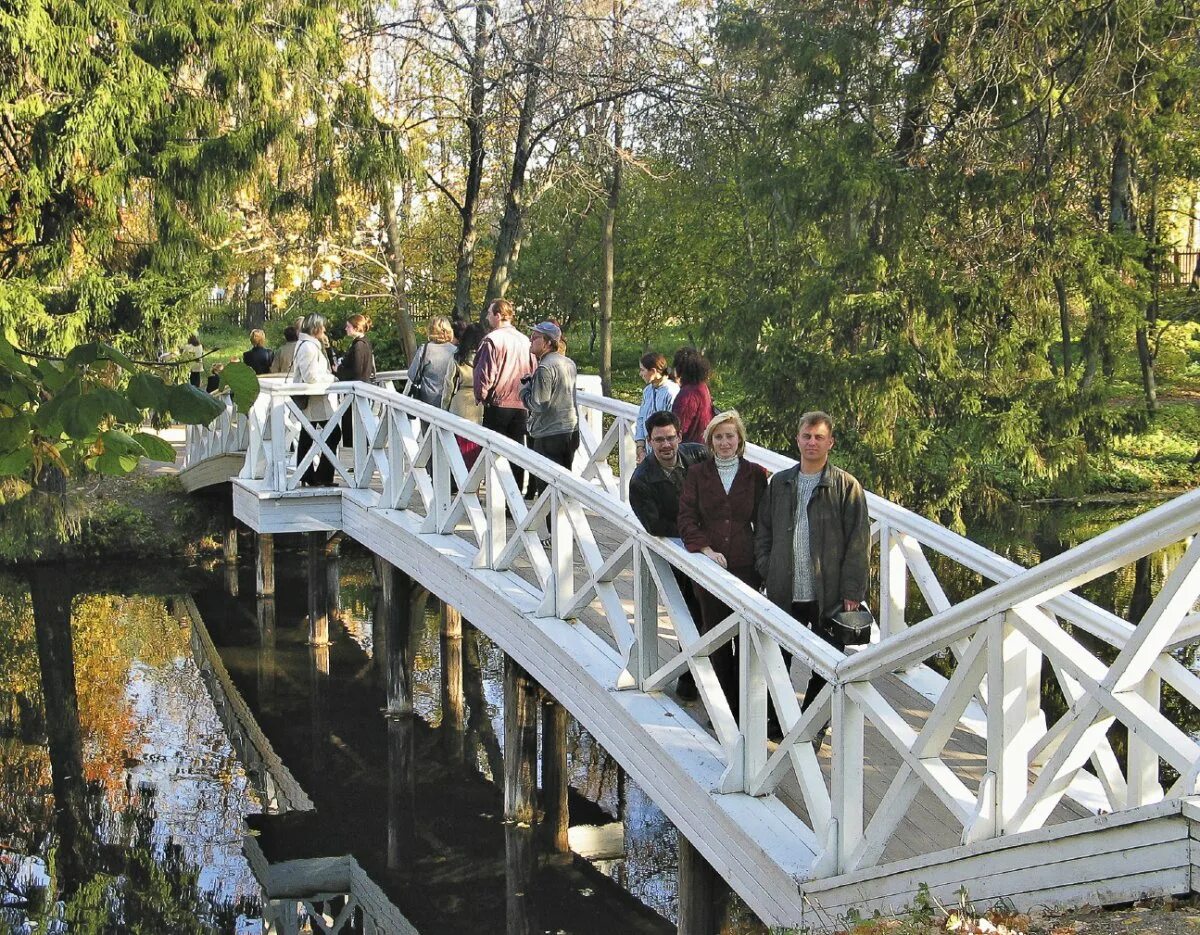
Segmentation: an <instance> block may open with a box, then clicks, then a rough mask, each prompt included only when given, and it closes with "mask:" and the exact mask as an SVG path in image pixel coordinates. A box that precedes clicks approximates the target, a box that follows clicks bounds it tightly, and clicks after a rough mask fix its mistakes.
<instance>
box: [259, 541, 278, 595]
mask: <svg viewBox="0 0 1200 935" xmlns="http://www.w3.org/2000/svg"><path fill="white" fill-rule="evenodd" d="M255 538H256V540H257V542H256V545H257V548H256V549H255V551H254V593H255V596H256V597H274V596H275V536H274V535H272V534H271V533H269V532H260V533H259V534H258V535H257V536H256V537H255Z"/></svg>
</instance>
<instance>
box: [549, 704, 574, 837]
mask: <svg viewBox="0 0 1200 935" xmlns="http://www.w3.org/2000/svg"><path fill="white" fill-rule="evenodd" d="M567 787H568V783H567V709H566V708H564V707H563V706H562V705H560V704H559V703H558V702H557V701H555V700H554V699H553V698H551V697H550V696H549V695H543V696H542V810H543V812H544V817H543V818H542V836H543V840H544V841H545V843H546V846H547V847H549V848H550V849H552V850H554V851H557V852H559V853H560V854H565V853H567V852H568V851H569V850H570V849H571V845H570V843H569V842H568V840H567V829H568V827H569V826H570V813H569V811H568V807H567Z"/></svg>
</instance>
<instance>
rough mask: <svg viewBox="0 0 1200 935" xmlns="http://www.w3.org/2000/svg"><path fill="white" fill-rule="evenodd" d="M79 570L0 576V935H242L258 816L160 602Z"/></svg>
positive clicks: (253, 902)
mask: <svg viewBox="0 0 1200 935" xmlns="http://www.w3.org/2000/svg"><path fill="white" fill-rule="evenodd" d="M80 577H81V576H80V570H79V569H74V568H67V567H59V566H52V565H48V566H41V567H37V568H34V569H32V570H30V572H29V573H28V576H27V580H25V581H21V580H19V579H16V578H12V577H5V576H0V686H3V687H2V688H0V749H2V751H3V755H2V756H0V840H3V841H4V851H3V854H2V856H0V903H3V908H2V909H0V920H2V921H3V923H4V925H5V926H6V928H7V929H8V930H11V931H14V932H25V931H54V930H61V931H78V932H85V931H86V932H131V933H141V932H145V933H161V932H173V933H174V932H177V933H185V935H186V933H193V932H194V933H210V932H212V933H215V932H233V931H242V932H246V931H251V930H253V928H254V927H255V926H256V923H255V922H254V921H253V919H254V918H255V917H257V915H258V907H257V886H256V884H255V883H254V881H253V877H252V876H251V874H250V872H249V868H248V867H247V866H246V865H245V862H244V860H243V859H242V858H241V856H240V853H239V851H240V840H241V821H242V816H243V815H244V814H245V813H246V811H248V810H254V808H255V806H254V803H253V801H252V800H251V798H250V792H249V788H248V786H247V784H246V781H245V777H244V776H243V775H241V774H240V770H239V768H238V767H237V765H236V762H235V760H234V759H233V756H232V751H230V750H229V748H228V744H227V742H226V741H225V738H224V736H223V735H222V733H221V731H220V726H219V722H218V720H217V717H216V713H215V711H214V710H213V708H212V704H211V702H210V701H209V699H208V696H207V693H206V692H205V689H204V686H203V683H202V682H201V680H200V678H199V674H198V672H197V671H196V669H195V667H194V664H193V663H192V662H191V655H190V651H189V648H188V640H187V632H186V630H184V629H181V627H180V626H179V624H178V623H176V622H175V621H174V620H173V619H172V618H171V615H170V613H169V611H168V607H167V603H166V602H165V601H164V600H163V599H162V598H159V597H128V596H122V595H119V594H111V593H104V594H80V595H79V596H76V594H75V592H74V590H73V588H72V583H73V582H76V581H78V580H80Z"/></svg>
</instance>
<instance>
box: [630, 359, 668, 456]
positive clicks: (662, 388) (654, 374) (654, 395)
mask: <svg viewBox="0 0 1200 935" xmlns="http://www.w3.org/2000/svg"><path fill="white" fill-rule="evenodd" d="M640 363H641V366H640V367H638V373H639V374H640V375H641V377H642V380H644V381H645V383H646V388H645V389H644V390H642V404H641V405H640V406H638V415H637V423H636V424H635V425H634V427H633V441H634V444H636V445H637V463H638V464H641V463H642V460H643V459H644V458H645V457H646V419H647V418H648V417H650V416H652V415H653V414H654V413H656V412H670V411H671V405H672V403H674V402H675V397H676V396H677V395H678V394H679V384H678V383H676V382H675V381H674V380H672V379H671V378H670V377H669V376H667V359H666V358H665V357H663V355H662V354H660V353H658V352H657V351H647V352H646V353H645V354H643V355H642V359H641V361H640Z"/></svg>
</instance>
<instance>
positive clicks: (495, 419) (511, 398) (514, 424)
mask: <svg viewBox="0 0 1200 935" xmlns="http://www.w3.org/2000/svg"><path fill="white" fill-rule="evenodd" d="M514 317H515V310H514V309H513V304H512V302H510V301H508V299H496V300H495V301H493V302H492V304H491V305H489V306H488V310H487V323H488V325H489V326H490V327H491V329H492V330H491V331H490V332H488V335H487V337H485V338H484V339H483V341H482V342H480V345H479V350H478V351H476V352H475V372H474V380H475V386H474V389H475V401H476V402H477V403H479V404H480V405H482V406H483V427H484V428H485V429H492V430H493V431H496V432H499V433H500V434H501V435H504V436H507V437H508V438H511V439H512V440H513V441H515V442H519V443H520V444H522V445H523V444H525V419H526V411H525V404H524V403H522V402H521V380H522V379H524V378H525V377H527V376H529V375H530V374H531V373H533V371H534V368H535V367H536V366H537V362H536V361H535V360H534V358H533V351H532V350H530V347H529V338H527V337H526V336H525V335H523V334H522V333H521V332H520V331H519V330H517V328H515V327H514V326H513V318H514ZM513 477H514V478H515V480H516V482H517V487H518V489H520V488H521V487H522V485H523V483H524V480H525V472H524V471H523V470H522V469H521V468H519V467H516V466H515V465H514V466H513Z"/></svg>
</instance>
